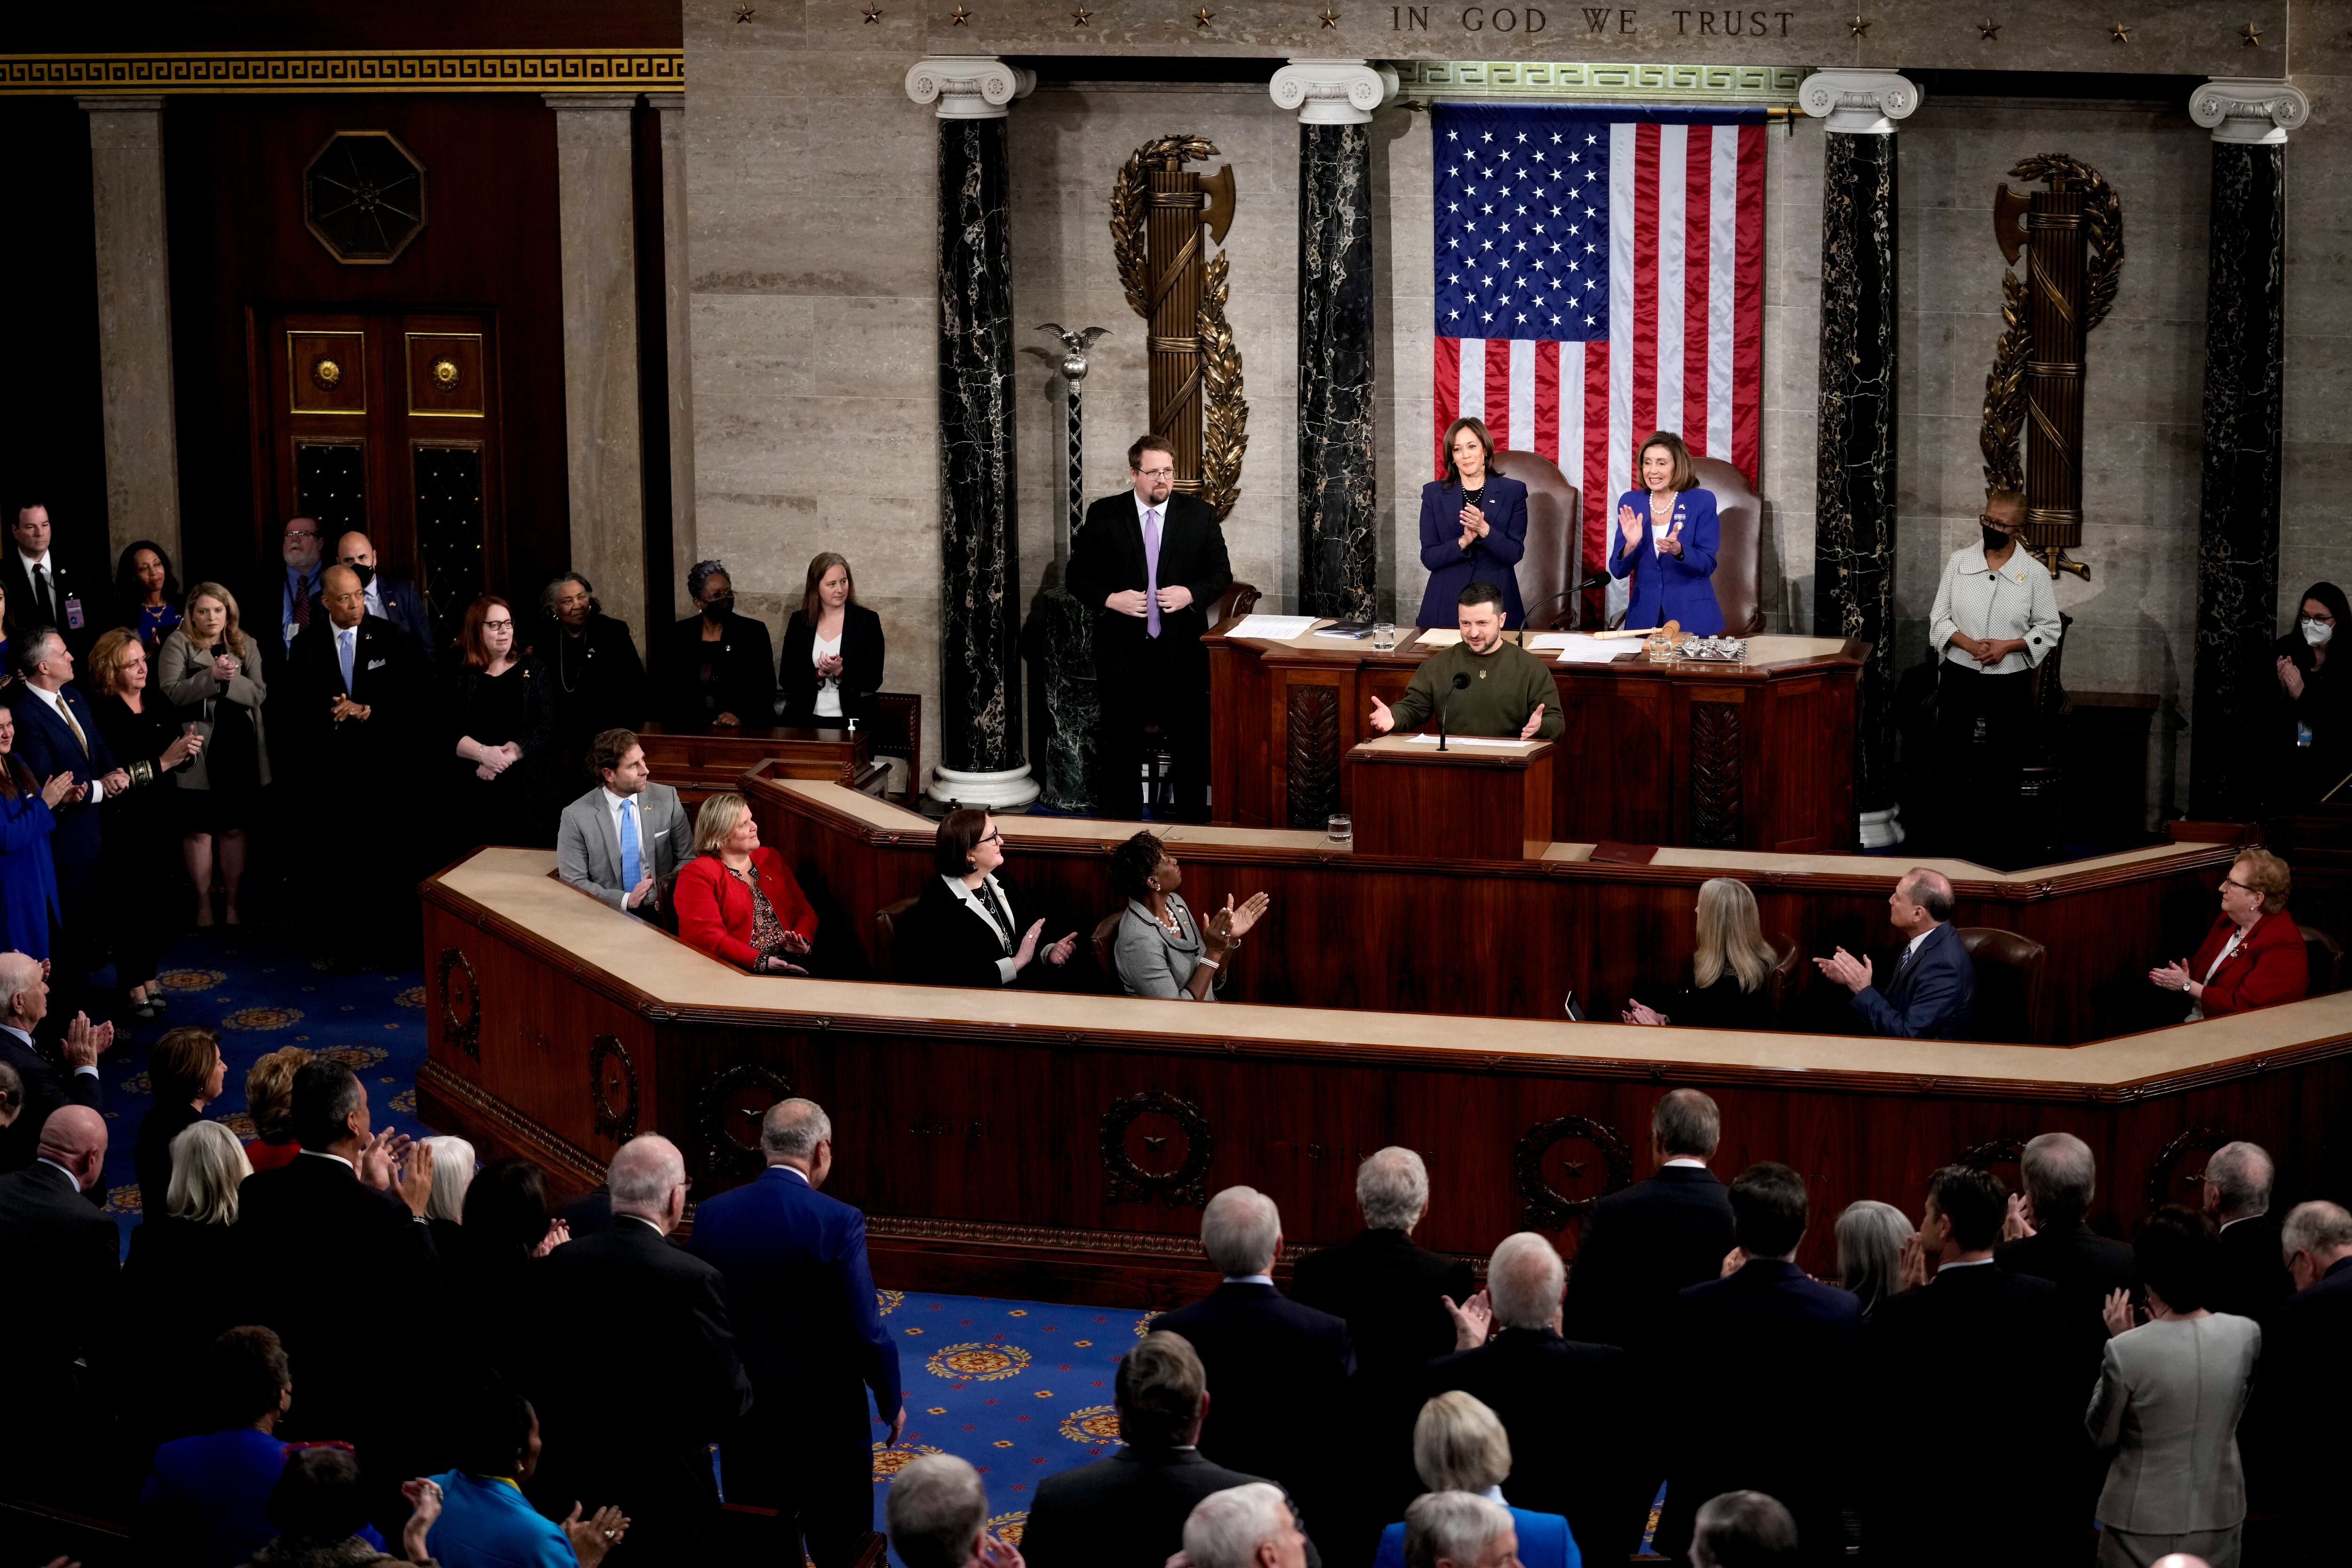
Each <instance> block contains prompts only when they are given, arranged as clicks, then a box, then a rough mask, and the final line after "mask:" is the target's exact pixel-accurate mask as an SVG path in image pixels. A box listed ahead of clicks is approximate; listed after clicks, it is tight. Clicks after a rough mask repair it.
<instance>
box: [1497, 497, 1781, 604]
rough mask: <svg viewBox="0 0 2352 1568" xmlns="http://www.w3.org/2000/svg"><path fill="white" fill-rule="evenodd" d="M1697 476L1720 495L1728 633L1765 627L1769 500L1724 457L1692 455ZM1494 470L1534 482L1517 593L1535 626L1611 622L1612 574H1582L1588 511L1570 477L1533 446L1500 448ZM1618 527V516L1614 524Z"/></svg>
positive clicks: (1719, 548)
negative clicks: (1608, 608)
mask: <svg viewBox="0 0 2352 1568" xmlns="http://www.w3.org/2000/svg"><path fill="white" fill-rule="evenodd" d="M1691 466H1692V467H1693V468H1695V469H1696V471H1697V473H1698V482H1699V483H1700V484H1701V485H1702V486H1704V487H1705V488H1706V489H1707V490H1709V491H1711V492H1712V493H1713V494H1714V496H1715V511H1716V518H1717V522H1718V523H1719V525H1720V530H1721V531H1720V533H1719V534H1718V536H1717V543H1716V552H1715V602H1716V603H1717V605H1721V606H1722V608H1723V629H1724V633H1725V635H1727V636H1728V637H1754V636H1755V635H1756V634H1757V633H1758V632H1760V631H1762V630H1763V629H1764V612H1763V608H1762V583H1763V577H1764V502H1763V500H1761V499H1760V498H1759V497H1758V495H1757V494H1756V491H1755V489H1754V488H1753V487H1751V486H1750V485H1749V484H1748V478H1747V476H1746V475H1744V474H1742V473H1741V472H1740V471H1739V470H1738V468H1733V467H1732V466H1731V465H1730V464H1729V463H1727V462H1725V461H1723V460H1722V459H1721V458H1692V459H1691ZM1494 467H1495V471H1496V473H1498V474H1504V475H1507V476H1508V477H1509V478H1511V479H1517V480H1518V481H1519V482H1520V483H1522V484H1524V485H1526V486H1527V487H1528V549H1527V554H1526V555H1525V556H1523V557H1522V558H1521V559H1520V562H1519V595H1520V598H1521V599H1522V601H1523V602H1524V603H1525V604H1526V605H1527V606H1528V616H1527V625H1528V629H1529V630H1531V631H1567V630H1582V631H1597V630H1599V629H1600V628H1601V626H1604V625H1605V624H1606V620H1607V611H1606V605H1607V604H1608V595H1609V574H1608V572H1607V571H1606V570H1605V569H1604V570H1602V571H1599V572H1595V573H1593V574H1591V576H1589V577H1588V576H1587V575H1586V574H1585V572H1584V565H1583V554H1582V539H1583V524H1582V518H1583V512H1582V508H1581V506H1580V498H1579V496H1578V492H1577V489H1576V487H1575V486H1574V485H1572V484H1570V483H1569V482H1568V478H1567V476H1566V475H1564V474H1562V473H1561V472H1560V471H1559V468H1556V467H1555V466H1553V464H1552V463H1550V462H1549V460H1547V459H1546V458H1540V457H1538V456H1537V455H1536V454H1535V453H1533V452H1497V453H1496V454H1495V464H1494ZM1611 526H1613V522H1612V524H1611Z"/></svg>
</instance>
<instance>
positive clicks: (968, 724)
mask: <svg viewBox="0 0 2352 1568" xmlns="http://www.w3.org/2000/svg"><path fill="white" fill-rule="evenodd" d="M1004 131H1005V122H1004V121H1003V120H1001V119H999V120H942V121H940V752H941V759H940V760H941V762H942V763H943V764H944V765H945V766H947V767H949V768H952V769H954V770H955V771H956V772H958V773H1001V772H1005V771H1008V770H1011V769H1014V768H1019V767H1021V766H1022V765H1023V763H1024V759H1023V757H1022V754H1021V700H1020V683H1019V670H1020V665H1019V653H1018V648H1017V635H1018V634H1017V623H1018V619H1019V607H1018V605H1016V604H1015V603H1014V598H1013V595H1016V594H1017V593H1018V592H1019V591H1020V584H1021V546H1020V531H1019V528H1018V526H1017V520H1016V518H1015V515H1014V500H1013V317H1012V306H1013V291H1012V276H1013V272H1012V256H1011V247H1010V246H1009V245H1008V243H1007V240H1006V235H1005V218H1006V214H1005V195H1004V177H1005V176H1004V165H1005V155H1004Z"/></svg>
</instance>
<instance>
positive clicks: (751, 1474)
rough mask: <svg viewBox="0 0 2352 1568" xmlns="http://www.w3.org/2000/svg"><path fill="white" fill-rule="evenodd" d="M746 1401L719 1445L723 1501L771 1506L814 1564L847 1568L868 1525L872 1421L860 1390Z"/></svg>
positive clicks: (803, 1392) (789, 1537) (871, 1495)
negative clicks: (746, 1411)
mask: <svg viewBox="0 0 2352 1568" xmlns="http://www.w3.org/2000/svg"><path fill="white" fill-rule="evenodd" d="M762 1408H763V1406H762V1405H759V1404H754V1405H753V1406H752V1410H751V1415H748V1416H746V1417H745V1418H744V1421H743V1425H742V1429H741V1430H740V1432H739V1433H738V1434H737V1435H736V1436H733V1437H730V1439H729V1440H728V1441H727V1443H726V1444H725V1446H724V1447H723V1448H722V1450H721V1453H720V1458H721V1460H722V1461H723V1463H724V1465H725V1467H726V1477H727V1500H728V1501H730V1502H736V1503H751V1504H753V1505H755V1506H757V1507H760V1508H772V1509H774V1510H776V1511H777V1512H778V1513H779V1514H780V1515H782V1522H783V1525H784V1531H785V1543H786V1546H787V1549H789V1547H790V1544H791V1542H792V1540H793V1536H794V1535H795V1534H797V1535H798V1537H799V1539H800V1541H801V1542H803V1545H804V1546H805V1547H806V1548H807V1552H808V1559H809V1561H810V1562H812V1563H815V1564H816V1568H849V1564H850V1563H854V1562H856V1559H857V1553H858V1549H859V1548H860V1547H861V1546H862V1545H864V1544H865V1541H866V1532H867V1531H870V1530H872V1529H873V1528H874V1444H875V1443H876V1442H877V1438H876V1437H875V1436H874V1424H873V1422H872V1421H871V1420H870V1419H869V1418H868V1417H867V1415H866V1388H865V1385H864V1384H858V1385H856V1388H855V1389H854V1391H853V1390H842V1389H824V1390H817V1391H809V1390H801V1391H798V1392H797V1393H796V1394H794V1395H793V1396H792V1397H790V1398H779V1399H777V1400H775V1401H772V1402H771V1403H769V1404H767V1405H765V1406H764V1408H765V1409H767V1410H769V1411H772V1412H773V1414H772V1415H766V1416H763V1415H761V1410H762Z"/></svg>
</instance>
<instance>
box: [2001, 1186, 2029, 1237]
mask: <svg viewBox="0 0 2352 1568" xmlns="http://www.w3.org/2000/svg"><path fill="white" fill-rule="evenodd" d="M2032 1234H2033V1200H2032V1199H2031V1198H2029V1197H2027V1196H2026V1195H2025V1194H2023V1193H2011V1194H2009V1212H2008V1213H2006V1214H2004V1215H2001V1217H2000V1238H2001V1239H2002V1240H2003V1241H2022V1240H2024V1239H2025V1238H2026V1237H2029V1236H2032Z"/></svg>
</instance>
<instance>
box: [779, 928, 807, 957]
mask: <svg viewBox="0 0 2352 1568" xmlns="http://www.w3.org/2000/svg"><path fill="white" fill-rule="evenodd" d="M808 950H809V939H808V938H806V937H804V936H803V935H802V934H801V933H800V932H798V931H786V932H784V951H785V952H807V951H808Z"/></svg>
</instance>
